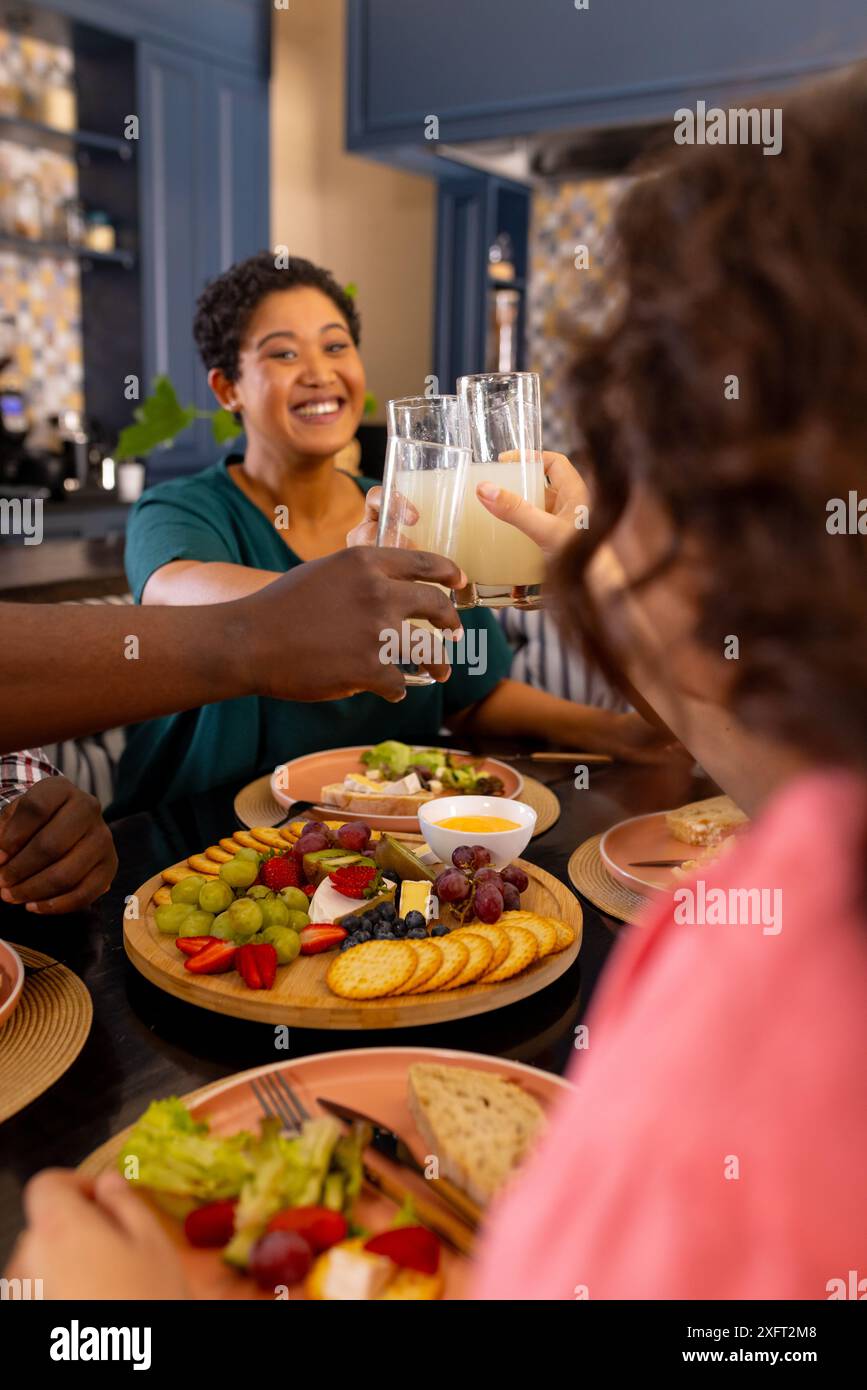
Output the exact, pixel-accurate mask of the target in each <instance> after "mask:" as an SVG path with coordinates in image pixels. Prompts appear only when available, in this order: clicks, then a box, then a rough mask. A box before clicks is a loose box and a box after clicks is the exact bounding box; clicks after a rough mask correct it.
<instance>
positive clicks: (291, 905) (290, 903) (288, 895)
mask: <svg viewBox="0 0 867 1390" xmlns="http://www.w3.org/2000/svg"><path fill="white" fill-rule="evenodd" d="M279 897H280V898H281V899H282V900H283V902H284V903H285V904H286V906H287V907H288V909H289V911H290V912H306V911H307V909H308V908H309V906H310V899H309V898H308V896H307V894H306V893H304V892H302V890H301V889H300V888H281V889H280V893H279Z"/></svg>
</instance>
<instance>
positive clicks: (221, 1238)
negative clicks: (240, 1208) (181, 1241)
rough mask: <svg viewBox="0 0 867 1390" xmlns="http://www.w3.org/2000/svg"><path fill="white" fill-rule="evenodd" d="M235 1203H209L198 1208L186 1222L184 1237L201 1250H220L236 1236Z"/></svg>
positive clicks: (231, 1201) (233, 1201) (233, 1200)
mask: <svg viewBox="0 0 867 1390" xmlns="http://www.w3.org/2000/svg"><path fill="white" fill-rule="evenodd" d="M235 1201H236V1199H235V1198H234V1197H233V1198H231V1199H230V1200H228V1201H225V1202H208V1204H207V1206H204V1207H196V1209H195V1211H191V1212H190V1213H189V1215H188V1216H187V1219H186V1221H185V1222H184V1235H185V1236H186V1238H187V1240H188V1241H189V1242H190V1245H195V1246H196V1247H197V1248H198V1249H200V1250H220V1249H222V1247H223V1246H224V1245H228V1244H229V1241H230V1240H231V1239H232V1236H233V1235H234V1234H235Z"/></svg>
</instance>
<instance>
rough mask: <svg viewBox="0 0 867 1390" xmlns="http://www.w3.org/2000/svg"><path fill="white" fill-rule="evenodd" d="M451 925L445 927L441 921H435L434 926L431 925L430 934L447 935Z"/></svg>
mask: <svg viewBox="0 0 867 1390" xmlns="http://www.w3.org/2000/svg"><path fill="white" fill-rule="evenodd" d="M450 931H451V927H446V926H444V925H443V923H442V922H437V924H436V926H435V927H431V933H430V934H431V936H448V934H449V932H450Z"/></svg>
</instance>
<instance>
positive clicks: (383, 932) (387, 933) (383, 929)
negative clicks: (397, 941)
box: [373, 922, 394, 941]
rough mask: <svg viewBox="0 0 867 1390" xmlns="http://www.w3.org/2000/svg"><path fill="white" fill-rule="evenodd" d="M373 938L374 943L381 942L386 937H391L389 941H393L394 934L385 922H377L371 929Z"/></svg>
mask: <svg viewBox="0 0 867 1390" xmlns="http://www.w3.org/2000/svg"><path fill="white" fill-rule="evenodd" d="M373 937H374V940H375V941H382V940H384V939H385V938H387V937H391V939H392V940H394V932H393V931H392V930H391V927H390V926H389V924H388V923H387V922H377V924H376V926H375V927H374V928H373Z"/></svg>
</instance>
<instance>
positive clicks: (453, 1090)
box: [409, 1062, 545, 1206]
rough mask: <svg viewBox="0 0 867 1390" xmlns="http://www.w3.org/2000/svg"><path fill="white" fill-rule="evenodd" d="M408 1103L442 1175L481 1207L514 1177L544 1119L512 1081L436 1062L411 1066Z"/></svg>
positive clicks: (538, 1107) (540, 1109)
mask: <svg viewBox="0 0 867 1390" xmlns="http://www.w3.org/2000/svg"><path fill="white" fill-rule="evenodd" d="M409 1108H410V1111H411V1113H412V1117H413V1120H414V1121H415V1125H416V1129H417V1130H418V1132H419V1134H420V1135H421V1137H422V1139H423V1140H424V1143H425V1146H426V1152H427V1153H429V1154H435V1155H436V1157H437V1159H438V1160H439V1170H440V1173H441V1174H442V1176H443V1177H447V1178H450V1179H451V1181H452V1182H454V1183H456V1184H457V1185H458V1187H460V1188H462V1190H463V1191H464V1192H466V1193H467V1194H468V1196H470V1197H472V1199H473V1201H475V1202H477V1203H478V1204H479V1206H484V1205H485V1204H486V1203H487V1202H489V1201H490V1200H491V1198H492V1197H493V1196H494V1194H495V1193H496V1192H497V1191H499V1189H500V1188H501V1187H502V1186H503V1184H504V1183H505V1182H506V1181H507V1180H508V1179H509V1178H510V1177H511V1175H512V1173H513V1172H514V1170H515V1169H516V1168H517V1167H518V1165H519V1164H520V1163H521V1162H522V1161H523V1159H524V1157H525V1155H526V1154H527V1152H528V1151H529V1149H530V1147H531V1146H532V1144H533V1143H534V1142H535V1140H536V1138H537V1137H538V1136H539V1134H540V1133H541V1131H542V1129H543V1127H544V1124H545V1114H544V1111H543V1110H542V1107H541V1106H540V1105H539V1104H538V1103H537V1102H536V1101H535V1100H534V1099H533V1097H532V1096H530V1095H528V1094H527V1092H526V1091H524V1090H523V1089H522V1088H521V1087H520V1086H516V1085H515V1083H514V1082H513V1081H504V1080H503V1079H502V1078H501V1077H499V1076H496V1075H495V1074H494V1073H493V1072H487V1071H475V1070H473V1069H471V1068H470V1067H453V1066H443V1065H439V1064H437V1063H427V1062H419V1063H417V1064H415V1065H414V1066H411V1067H410V1069H409Z"/></svg>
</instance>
